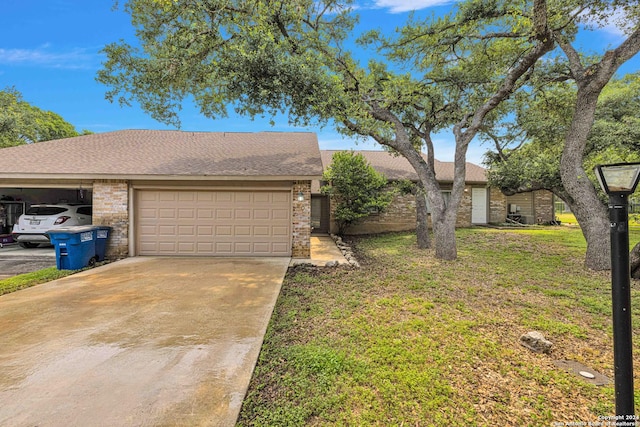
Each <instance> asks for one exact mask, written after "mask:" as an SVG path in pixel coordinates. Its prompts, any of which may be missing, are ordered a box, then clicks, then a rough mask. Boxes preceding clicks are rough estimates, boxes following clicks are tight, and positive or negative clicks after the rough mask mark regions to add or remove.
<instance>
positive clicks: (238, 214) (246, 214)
mask: <svg viewBox="0 0 640 427" xmlns="http://www.w3.org/2000/svg"><path fill="white" fill-rule="evenodd" d="M234 214H235V215H234V217H235V219H251V209H250V208H249V207H246V208H245V207H242V208H240V209H236V210H235V212H234Z"/></svg>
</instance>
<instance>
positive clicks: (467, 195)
mask: <svg viewBox="0 0 640 427" xmlns="http://www.w3.org/2000/svg"><path fill="white" fill-rule="evenodd" d="M332 212H333V211H332ZM456 226H457V227H471V187H470V186H467V187H465V192H464V193H463V195H462V199H461V201H460V206H459V208H458V218H457V221H456ZM429 227H431V216H429ZM415 228H416V199H415V196H414V195H412V194H406V195H403V194H398V195H396V196H395V197H394V199H393V201H392V202H391V204H390V205H389V206H388V207H387V208H386V209H385V210H384V211H382V212H380V213H378V214H373V215H371V216H369V217H368V218H365V219H364V220H362V221H361V222H359V223H357V224H355V225H352V226H351V227H349V229H348V230H347V232H346V234H351V235H357V234H374V233H384V232H389V231H408V230H415ZM337 229H338V228H337V226H336V224H335V222H334V221H333V217H332V218H331V230H330V231H331V233H337Z"/></svg>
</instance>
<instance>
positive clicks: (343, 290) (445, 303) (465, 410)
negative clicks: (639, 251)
mask: <svg viewBox="0 0 640 427" xmlns="http://www.w3.org/2000/svg"><path fill="white" fill-rule="evenodd" d="M635 232H636V233H637V230H636V231H635ZM638 234H640V233H638ZM637 237H640V235H638V236H637ZM355 249H356V251H357V254H358V256H359V259H360V262H361V264H362V268H361V269H359V270H351V269H348V268H340V269H309V268H296V269H292V270H290V272H289V273H288V274H287V277H286V279H285V283H284V286H283V289H282V292H281V295H280V298H279V300H278V303H277V305H276V309H275V311H274V314H273V317H272V319H271V323H270V326H269V329H268V331H267V335H266V337H265V342H264V345H263V348H262V351H261V354H260V359H259V362H258V365H257V367H256V370H255V373H254V376H253V378H252V382H251V385H250V388H249V392H248V394H247V397H246V399H245V402H244V404H243V408H242V411H241V415H240V418H239V421H238V425H241V426H249V425H254V426H276V425H277V426H308V425H311V426H334V425H338V426H356V425H357V426H361V425H362V426H366V425H380V426H401V425H405V426H451V425H465V426H496V425H501V426H549V425H552V424H553V423H554V422H556V423H569V422H585V423H589V422H597V421H598V417H599V416H601V415H612V414H613V413H614V412H615V408H614V391H613V386H612V385H611V386H605V387H596V386H593V385H591V384H589V383H588V382H586V381H584V380H582V379H580V378H578V377H576V376H574V375H572V374H569V373H567V372H565V371H563V370H561V369H558V368H556V367H555V365H554V364H553V361H554V360H556V359H571V360H575V361H578V362H581V363H584V364H586V365H588V366H590V367H592V368H593V369H596V370H598V371H599V372H601V373H603V374H604V375H607V376H608V377H609V378H613V372H612V369H613V368H612V361H613V355H612V348H611V347H612V337H611V322H610V317H611V314H610V313H611V302H610V298H611V296H610V284H609V282H610V279H609V273H608V272H592V271H588V270H585V269H584V267H583V261H584V260H583V256H584V250H585V243H584V239H583V238H582V235H581V233H580V230H579V229H578V228H577V227H575V228H574V227H546V228H537V229H522V230H520V229H518V230H496V229H484V228H482V229H480V228H478V229H462V230H459V231H458V253H459V258H458V260H456V261H451V262H443V261H439V260H436V259H435V258H434V257H433V255H432V253H431V252H430V251H420V250H418V249H417V248H416V244H415V237H414V236H413V235H411V234H389V235H382V236H376V237H368V238H362V239H359V240H358V241H357V242H355ZM632 288H633V289H632V293H633V294H632V298H633V314H634V316H638V315H640V303H638V291H639V290H640V283H638V282H637V281H636V282H633V286H632ZM634 324H635V325H639V324H638V322H637V321H636V322H634ZM531 330H538V331H540V332H542V333H543V334H544V335H545V336H546V337H547V338H548V339H549V340H551V341H552V342H554V350H553V352H552V354H551V355H539V354H533V353H531V352H529V351H528V350H526V349H525V348H524V347H522V346H520V345H519V343H518V339H519V337H520V335H522V334H523V333H526V332H528V331H531ZM635 332H636V333H638V332H640V329H639V327H636V329H635ZM636 342H637V340H636ZM639 351H640V348H638V347H637V346H636V348H635V349H634V352H635V353H636V354H638V352H639ZM638 369H640V367H638V366H637V367H636V372H640V371H639V370H638ZM636 384H638V381H636ZM639 397H640V395H639ZM636 400H637V404H640V399H638V398H637V399H636Z"/></svg>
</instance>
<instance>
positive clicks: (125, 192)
mask: <svg viewBox="0 0 640 427" xmlns="http://www.w3.org/2000/svg"><path fill="white" fill-rule="evenodd" d="M93 224H94V225H108V226H109V227H111V228H112V229H111V233H110V236H109V242H108V246H107V258H109V259H117V258H123V257H126V256H128V254H129V185H128V183H127V182H126V181H116V180H109V181H96V182H94V183H93Z"/></svg>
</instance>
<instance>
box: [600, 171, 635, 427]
mask: <svg viewBox="0 0 640 427" xmlns="http://www.w3.org/2000/svg"><path fill="white" fill-rule="evenodd" d="M595 172H596V176H597V177H598V181H600V185H601V186H602V189H603V190H604V191H605V193H607V194H608V195H609V220H610V224H611V230H610V233H611V297H612V305H613V362H614V376H615V378H614V379H615V391H616V415H617V416H621V417H623V418H621V419H625V418H624V416H627V415H634V403H633V356H632V348H631V342H632V337H631V285H630V282H631V280H630V278H631V273H630V271H629V200H628V198H629V195H630V194H633V192H634V191H635V190H636V186H637V185H638V179H639V178H640V163H617V164H612V165H598V166H596V168H595Z"/></svg>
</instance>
